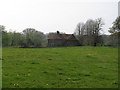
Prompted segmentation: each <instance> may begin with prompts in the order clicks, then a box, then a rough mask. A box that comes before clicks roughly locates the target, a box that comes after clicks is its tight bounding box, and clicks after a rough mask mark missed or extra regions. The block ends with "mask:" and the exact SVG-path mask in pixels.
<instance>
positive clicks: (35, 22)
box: [0, 0, 119, 34]
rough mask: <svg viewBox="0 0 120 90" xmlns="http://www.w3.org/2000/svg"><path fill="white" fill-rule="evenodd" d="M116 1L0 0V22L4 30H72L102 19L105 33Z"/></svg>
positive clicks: (113, 17) (114, 9) (45, 31)
mask: <svg viewBox="0 0 120 90" xmlns="http://www.w3.org/2000/svg"><path fill="white" fill-rule="evenodd" d="M118 1H119V0H0V25H4V26H5V27H6V30H7V31H10V30H12V31H14V30H15V31H17V32H22V31H23V30H24V29H25V28H35V29H36V30H39V31H42V32H44V33H48V32H56V31H57V30H58V31H60V32H65V33H69V34H70V33H74V30H75V28H76V25H77V24H78V23H79V22H86V20H87V19H96V18H99V17H101V18H103V20H104V22H105V25H104V28H103V29H104V33H106V34H108V28H109V27H111V26H112V22H113V21H114V20H115V19H116V17H117V16H118Z"/></svg>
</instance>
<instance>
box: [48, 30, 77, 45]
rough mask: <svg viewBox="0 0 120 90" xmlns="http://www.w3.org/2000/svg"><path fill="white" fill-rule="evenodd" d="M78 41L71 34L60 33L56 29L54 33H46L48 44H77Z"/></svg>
mask: <svg viewBox="0 0 120 90" xmlns="http://www.w3.org/2000/svg"><path fill="white" fill-rule="evenodd" d="M78 45H79V42H78V40H77V39H76V38H75V36H74V35H73V34H60V33H59V32H58V31H57V33H55V34H49V35H48V46H49V47H57V46H78Z"/></svg>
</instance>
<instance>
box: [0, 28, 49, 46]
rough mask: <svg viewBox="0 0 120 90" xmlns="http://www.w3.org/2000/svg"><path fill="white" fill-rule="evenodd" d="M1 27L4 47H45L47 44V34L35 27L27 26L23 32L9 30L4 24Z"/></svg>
mask: <svg viewBox="0 0 120 90" xmlns="http://www.w3.org/2000/svg"><path fill="white" fill-rule="evenodd" d="M0 28H1V30H2V46H3V47H9V46H10V47H11V46H12V47H45V46H46V45H47V37H46V35H45V34H44V33H43V32H40V31H37V30H35V29H34V28H26V29H25V30H23V32H21V33H18V32H15V31H14V32H7V31H5V27H4V26H0Z"/></svg>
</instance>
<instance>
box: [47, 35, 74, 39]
mask: <svg viewBox="0 0 120 90" xmlns="http://www.w3.org/2000/svg"><path fill="white" fill-rule="evenodd" d="M48 39H65V40H71V39H75V36H74V35H73V34H49V35H48Z"/></svg>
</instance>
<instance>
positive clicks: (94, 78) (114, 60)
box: [3, 47, 118, 88]
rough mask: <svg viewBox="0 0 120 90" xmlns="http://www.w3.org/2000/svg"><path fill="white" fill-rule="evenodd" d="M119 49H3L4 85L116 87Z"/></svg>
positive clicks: (22, 86)
mask: <svg viewBox="0 0 120 90" xmlns="http://www.w3.org/2000/svg"><path fill="white" fill-rule="evenodd" d="M117 51H118V50H117V49H116V48H107V47H65V48H39V49H37V48H28V49H25V48H3V59H4V60H3V88H7V87H10V88H11V87H12V88H14V87H21V88H33V87H34V88H116V87H117V86H118V75H117V74H118V55H117V54H118V52H117Z"/></svg>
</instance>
